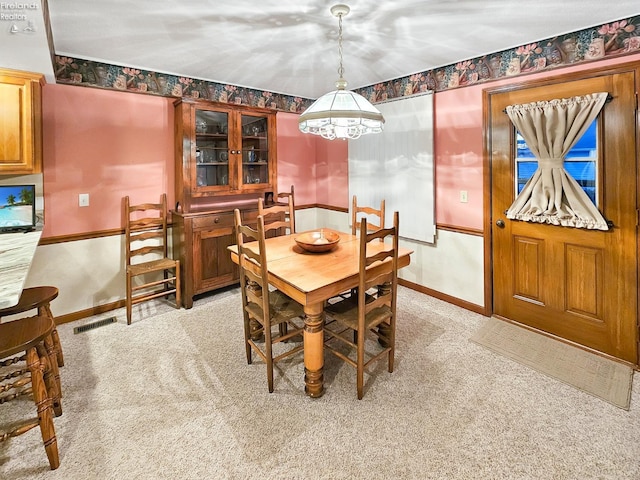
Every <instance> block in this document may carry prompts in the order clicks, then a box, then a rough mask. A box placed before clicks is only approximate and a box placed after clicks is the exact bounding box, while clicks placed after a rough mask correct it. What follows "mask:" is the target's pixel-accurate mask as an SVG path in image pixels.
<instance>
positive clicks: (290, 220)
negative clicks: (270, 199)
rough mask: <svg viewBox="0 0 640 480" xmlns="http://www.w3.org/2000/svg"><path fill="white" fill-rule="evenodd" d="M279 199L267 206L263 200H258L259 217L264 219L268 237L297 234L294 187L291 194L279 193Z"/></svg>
mask: <svg viewBox="0 0 640 480" xmlns="http://www.w3.org/2000/svg"><path fill="white" fill-rule="evenodd" d="M277 198H278V200H277V201H276V202H275V203H273V204H271V205H265V203H264V200H263V199H262V198H260V199H258V215H262V217H263V218H264V228H265V234H266V236H267V237H270V236H280V235H286V234H293V233H296V216H295V200H294V194H293V185H291V192H283V193H279V194H278V197H277Z"/></svg>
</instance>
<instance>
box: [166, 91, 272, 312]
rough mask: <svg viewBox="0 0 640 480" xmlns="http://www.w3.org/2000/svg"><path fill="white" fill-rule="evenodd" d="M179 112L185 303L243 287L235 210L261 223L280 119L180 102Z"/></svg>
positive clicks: (177, 216)
mask: <svg viewBox="0 0 640 480" xmlns="http://www.w3.org/2000/svg"><path fill="white" fill-rule="evenodd" d="M174 106H175V124H176V127H175V134H176V137H175V148H176V152H175V154H176V162H175V166H176V170H175V179H176V190H175V193H176V209H175V212H173V254H174V258H178V259H179V260H180V263H181V265H180V270H181V274H182V278H181V284H182V287H183V291H182V295H183V297H182V298H183V304H184V306H185V307H186V308H191V307H192V306H193V297H194V296H195V295H198V294H201V293H205V292H209V291H211V290H215V289H218V288H222V287H225V286H228V285H233V284H235V283H237V282H238V280H239V274H238V267H237V265H235V264H234V263H233V262H232V261H231V255H230V253H229V251H228V250H227V247H228V246H229V245H233V244H234V243H236V241H235V236H234V220H233V210H234V208H239V209H240V210H241V211H242V215H243V221H245V222H247V223H249V224H252V223H253V224H255V219H256V216H257V205H258V198H259V197H264V196H265V195H266V194H268V193H271V194H273V193H274V192H275V191H276V179H277V176H276V175H277V172H276V117H275V112H274V111H272V110H267V109H259V108H258V109H256V108H249V107H245V106H242V105H229V104H221V103H215V102H210V101H207V100H195V99H189V98H182V99H179V100H176V101H175V103H174Z"/></svg>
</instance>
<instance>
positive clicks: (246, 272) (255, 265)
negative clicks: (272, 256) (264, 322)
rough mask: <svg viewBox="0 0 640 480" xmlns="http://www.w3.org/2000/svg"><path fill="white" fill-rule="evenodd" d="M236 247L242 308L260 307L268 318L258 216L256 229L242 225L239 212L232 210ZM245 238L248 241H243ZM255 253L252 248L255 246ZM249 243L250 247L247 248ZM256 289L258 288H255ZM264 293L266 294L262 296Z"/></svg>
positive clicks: (263, 238)
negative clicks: (255, 305)
mask: <svg viewBox="0 0 640 480" xmlns="http://www.w3.org/2000/svg"><path fill="white" fill-rule="evenodd" d="M234 220H235V226H236V236H237V245H238V266H239V269H240V287H241V290H242V301H243V305H244V308H245V309H246V308H248V307H249V304H250V303H255V304H257V305H260V306H261V308H262V311H263V314H264V316H265V317H266V318H269V317H268V315H269V295H268V292H269V280H268V274H267V254H266V248H265V243H264V240H265V237H264V218H263V217H262V216H260V215H258V218H257V225H256V229H253V228H251V227H249V226H248V225H243V224H242V217H241V215H240V210H239V209H235V210H234ZM245 237H246V238H247V239H248V241H247V240H245ZM256 242H257V247H258V251H257V252H255V251H254V250H253V249H252V247H255V246H256ZM247 243H250V244H251V246H248V245H247ZM256 287H258V288H256ZM264 292H267V294H266V295H264Z"/></svg>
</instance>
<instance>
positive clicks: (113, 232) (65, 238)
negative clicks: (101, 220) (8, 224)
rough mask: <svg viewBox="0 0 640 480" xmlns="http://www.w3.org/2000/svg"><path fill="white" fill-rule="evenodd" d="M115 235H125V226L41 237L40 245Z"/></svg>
mask: <svg viewBox="0 0 640 480" xmlns="http://www.w3.org/2000/svg"><path fill="white" fill-rule="evenodd" d="M113 235H124V228H114V229H111V230H96V231H94V232H84V233H73V234H71V235H60V236H57V237H46V238H41V239H40V243H39V244H38V245H54V244H56V243H65V242H75V241H78V240H91V239H93V238H102V237H111V236H113Z"/></svg>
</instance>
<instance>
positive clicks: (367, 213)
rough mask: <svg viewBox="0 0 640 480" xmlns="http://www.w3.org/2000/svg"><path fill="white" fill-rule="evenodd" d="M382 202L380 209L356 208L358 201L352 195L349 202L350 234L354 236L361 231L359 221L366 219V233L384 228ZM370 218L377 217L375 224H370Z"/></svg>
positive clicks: (383, 206)
mask: <svg viewBox="0 0 640 480" xmlns="http://www.w3.org/2000/svg"><path fill="white" fill-rule="evenodd" d="M384 208H385V205H384V200H382V201H381V202H380V208H373V207H368V206H358V199H357V197H356V196H355V195H354V196H353V199H352V201H351V234H352V235H356V234H357V232H358V231H359V230H361V223H360V220H361V219H362V218H367V220H368V221H367V230H366V232H367V233H370V232H375V231H377V230H380V229H383V228H384ZM371 216H375V217H378V220H377V223H373V222H371V221H370V220H371Z"/></svg>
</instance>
